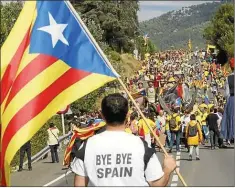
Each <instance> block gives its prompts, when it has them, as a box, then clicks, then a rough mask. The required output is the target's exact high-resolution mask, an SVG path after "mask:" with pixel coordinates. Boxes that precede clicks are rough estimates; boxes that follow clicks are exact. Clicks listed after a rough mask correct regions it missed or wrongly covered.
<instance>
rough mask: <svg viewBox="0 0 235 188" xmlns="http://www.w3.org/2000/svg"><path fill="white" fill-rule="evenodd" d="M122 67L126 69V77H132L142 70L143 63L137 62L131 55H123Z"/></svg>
mask: <svg viewBox="0 0 235 188" xmlns="http://www.w3.org/2000/svg"><path fill="white" fill-rule="evenodd" d="M121 61H122V67H123V68H124V69H125V72H124V76H127V77H130V76H132V75H134V72H135V71H138V70H140V69H141V62H140V61H138V60H135V59H134V57H133V56H132V55H131V54H122V55H121Z"/></svg>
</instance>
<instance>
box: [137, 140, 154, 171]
mask: <svg viewBox="0 0 235 188" xmlns="http://www.w3.org/2000/svg"><path fill="white" fill-rule="evenodd" d="M140 139H141V140H142V142H143V144H144V150H145V152H144V170H146V168H147V165H148V162H149V160H150V158H151V157H152V156H153V154H154V153H156V151H155V149H154V148H149V147H148V144H147V142H146V141H145V140H144V139H143V138H140Z"/></svg>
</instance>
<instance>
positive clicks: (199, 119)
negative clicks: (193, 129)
mask: <svg viewBox="0 0 235 188" xmlns="http://www.w3.org/2000/svg"><path fill="white" fill-rule="evenodd" d="M196 120H197V121H198V122H199V124H200V125H201V124H202V118H201V116H200V115H197V116H196Z"/></svg>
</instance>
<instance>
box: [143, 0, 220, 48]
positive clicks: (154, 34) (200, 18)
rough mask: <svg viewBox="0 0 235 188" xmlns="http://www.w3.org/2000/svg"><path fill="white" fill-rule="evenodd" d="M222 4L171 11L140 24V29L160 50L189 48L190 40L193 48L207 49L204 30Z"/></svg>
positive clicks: (204, 4)
mask: <svg viewBox="0 0 235 188" xmlns="http://www.w3.org/2000/svg"><path fill="white" fill-rule="evenodd" d="M221 4H222V3H221V2H212V3H209V2H207V3H203V4H199V5H192V6H189V7H182V8H181V9H180V10H173V11H169V12H167V13H165V14H163V15H161V16H159V17H155V18H152V19H150V20H145V21H142V22H140V24H139V27H140V29H141V30H142V31H143V32H145V33H148V35H149V37H150V39H151V41H152V42H153V43H154V44H155V45H156V46H157V47H158V48H159V49H160V50H165V49H169V48H171V47H172V46H174V47H175V48H188V47H187V43H188V40H189V38H190V39H191V41H192V45H193V48H195V47H196V46H197V47H198V48H205V45H206V41H205V40H204V39H203V30H204V28H205V27H206V26H207V24H208V23H209V22H210V20H211V18H212V16H213V14H214V13H215V12H216V10H217V9H218V7H219V6H220V5H221Z"/></svg>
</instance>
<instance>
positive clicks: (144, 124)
mask: <svg viewBox="0 0 235 188" xmlns="http://www.w3.org/2000/svg"><path fill="white" fill-rule="evenodd" d="M146 120H147V122H148V124H149V125H150V126H151V127H152V128H153V129H154V128H155V127H156V125H155V123H154V122H153V121H152V120H151V119H148V118H147V119H146ZM138 127H139V128H142V127H143V129H144V134H145V135H146V134H149V133H150V130H149V128H148V126H147V125H146V123H145V122H144V120H143V119H140V120H139V123H138Z"/></svg>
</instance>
